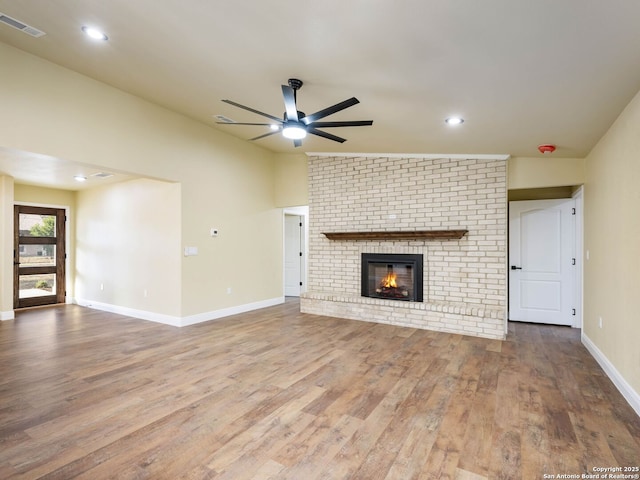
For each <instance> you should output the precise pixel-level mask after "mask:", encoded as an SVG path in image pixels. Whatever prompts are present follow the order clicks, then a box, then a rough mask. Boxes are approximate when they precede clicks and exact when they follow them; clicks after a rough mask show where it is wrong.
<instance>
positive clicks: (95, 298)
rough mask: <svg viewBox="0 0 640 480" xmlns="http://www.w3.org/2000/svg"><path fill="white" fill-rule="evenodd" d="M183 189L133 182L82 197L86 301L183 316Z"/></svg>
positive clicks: (80, 273)
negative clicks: (181, 300) (180, 227)
mask: <svg viewBox="0 0 640 480" xmlns="http://www.w3.org/2000/svg"><path fill="white" fill-rule="evenodd" d="M180 206H181V201H180V185H179V184H177V183H168V182H159V181H155V180H145V179H143V180H131V181H128V182H122V183H117V184H115V185H110V186H105V187H99V188H94V189H91V190H85V191H81V192H79V193H78V208H77V217H78V219H77V223H78V228H77V247H76V257H77V282H76V297H77V299H78V301H79V302H80V303H83V304H84V303H92V302H98V303H101V304H107V305H117V306H120V307H124V308H128V309H133V310H139V311H144V312H153V313H159V314H164V315H171V316H175V317H179V316H180V311H181V310H180V309H181V305H180V291H181V288H182V286H181V273H180V268H181V262H180V261H181V256H180V244H181V238H180V230H179V229H176V228H173V226H174V225H179V224H180V215H181V209H180Z"/></svg>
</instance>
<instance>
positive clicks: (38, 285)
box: [18, 273, 56, 298]
mask: <svg viewBox="0 0 640 480" xmlns="http://www.w3.org/2000/svg"><path fill="white" fill-rule="evenodd" d="M55 293H56V275H55V273H49V274H43V275H20V283H19V290H18V295H19V297H20V298H32V297H43V296H47V295H55Z"/></svg>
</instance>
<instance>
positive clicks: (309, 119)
mask: <svg viewBox="0 0 640 480" xmlns="http://www.w3.org/2000/svg"><path fill="white" fill-rule="evenodd" d="M358 103H360V100H358V99H357V98H356V97H351V98H350V99H348V100H345V101H344V102H340V103H336V104H335V105H332V106H331V107H327V108H324V109H322V110H320V111H317V112H316V113H312V114H311V115H307V116H306V117H304V118H302V119H301V121H302V122H304V123H305V124H306V125H309V124H311V123H313V122H315V121H316V120H320V119H321V118H324V117H327V116H329V115H333V114H334V113H336V112H339V111H340V110H344V109H345V108H349V107H353V106H354V105H356V104H358Z"/></svg>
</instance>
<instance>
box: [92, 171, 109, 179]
mask: <svg viewBox="0 0 640 480" xmlns="http://www.w3.org/2000/svg"><path fill="white" fill-rule="evenodd" d="M91 176H92V177H96V178H109V177H113V173H109V172H98V173H94V174H93V175H91Z"/></svg>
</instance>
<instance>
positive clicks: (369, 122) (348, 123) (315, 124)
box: [309, 120, 373, 128]
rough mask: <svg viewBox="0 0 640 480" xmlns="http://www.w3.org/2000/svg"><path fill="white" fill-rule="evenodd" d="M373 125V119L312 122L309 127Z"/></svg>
mask: <svg viewBox="0 0 640 480" xmlns="http://www.w3.org/2000/svg"><path fill="white" fill-rule="evenodd" d="M369 125H373V120H354V121H345V122H313V123H310V124H309V126H310V127H315V128H333V127H366V126H369Z"/></svg>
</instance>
